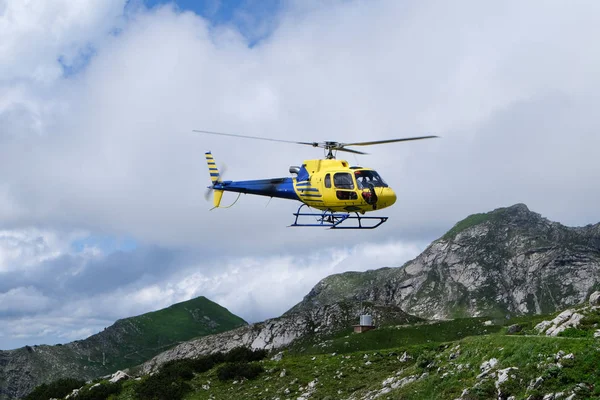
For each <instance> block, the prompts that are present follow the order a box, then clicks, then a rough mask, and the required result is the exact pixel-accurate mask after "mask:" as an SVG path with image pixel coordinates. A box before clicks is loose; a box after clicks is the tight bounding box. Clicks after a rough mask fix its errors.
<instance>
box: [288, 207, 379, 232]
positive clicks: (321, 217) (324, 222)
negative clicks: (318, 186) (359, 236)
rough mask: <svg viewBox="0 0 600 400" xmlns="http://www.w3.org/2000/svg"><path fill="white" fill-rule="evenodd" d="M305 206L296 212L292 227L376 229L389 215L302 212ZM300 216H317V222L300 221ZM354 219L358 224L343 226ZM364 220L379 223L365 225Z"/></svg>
mask: <svg viewBox="0 0 600 400" xmlns="http://www.w3.org/2000/svg"><path fill="white" fill-rule="evenodd" d="M304 206H306V204H303V205H301V206H300V207H299V208H298V211H296V212H295V213H294V216H295V217H296V219H295V220H294V223H293V224H292V225H290V227H294V226H316V227H329V229H375V228H377V227H378V226H379V225H381V224H383V223H384V222H386V221H387V220H388V217H362V216H360V215H359V214H358V213H357V212H355V213H354V214H356V216H353V215H350V214H349V213H339V212H333V211H323V212H318V213H302V212H300V210H301V209H302V207H304ZM299 217H315V218H316V223H312V224H310V223H306V224H302V223H298V218H299ZM352 221H356V222H357V224H354V225H350V226H341V225H342V224H343V223H344V222H346V225H348V224H349V223H351V222H352ZM363 221H377V223H376V224H375V225H368V226H364V225H363Z"/></svg>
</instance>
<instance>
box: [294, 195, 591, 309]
mask: <svg viewBox="0 0 600 400" xmlns="http://www.w3.org/2000/svg"><path fill="white" fill-rule="evenodd" d="M599 284H600V224H596V225H588V226H586V227H582V228H569V227H565V226H563V225H561V224H559V223H556V222H551V221H548V220H547V219H545V218H542V217H541V216H540V215H539V214H536V213H533V212H531V211H529V209H528V208H527V207H526V206H525V205H523V204H517V205H514V206H512V207H508V208H501V209H497V210H494V211H492V212H489V213H486V214H475V215H472V216H470V217H468V218H466V219H465V220H463V221H460V222H459V223H458V224H456V225H455V226H454V228H452V229H451V230H450V231H449V232H448V233H447V234H446V235H444V236H443V237H442V238H440V239H438V240H436V241H434V242H433V243H432V244H431V245H430V246H429V247H428V248H427V249H426V250H425V251H424V252H423V253H422V254H421V255H419V256H418V257H417V258H416V259H414V260H412V261H410V262H408V263H406V264H405V265H404V266H402V267H399V268H383V269H379V270H372V271H367V272H349V273H344V274H338V275H332V276H329V277H327V278H325V279H323V280H322V281H321V282H319V283H318V284H317V285H316V286H315V287H314V288H313V289H312V290H311V292H310V293H309V294H308V295H307V296H306V297H305V298H304V300H303V301H302V302H301V303H299V304H298V305H296V306H294V307H293V308H292V309H291V310H290V311H289V312H296V311H298V310H303V309H310V308H311V307H315V306H321V305H324V304H328V303H330V302H333V301H339V300H340V299H353V300H356V301H360V300H368V301H372V302H375V303H379V304H387V305H396V306H399V307H400V308H402V309H403V310H405V311H407V312H408V313H410V314H413V315H418V316H421V317H425V318H439V319H444V318H453V317H463V316H483V315H490V316H496V317H504V316H506V315H522V314H540V313H550V312H554V311H557V310H559V309H563V308H566V307H569V306H572V305H575V304H579V303H582V302H584V301H585V300H586V298H587V296H588V294H589V293H590V292H591V291H592V290H593V289H594V288H596V287H598V286H599Z"/></svg>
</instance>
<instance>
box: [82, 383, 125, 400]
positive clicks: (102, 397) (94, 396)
mask: <svg viewBox="0 0 600 400" xmlns="http://www.w3.org/2000/svg"><path fill="white" fill-rule="evenodd" d="M122 388H123V385H122V382H116V383H110V382H108V383H105V384H101V385H100V386H96V387H94V388H89V389H86V390H82V391H79V393H77V397H75V399H76V400H106V399H108V397H109V396H110V395H112V394H114V395H118V394H119V393H121V389H122Z"/></svg>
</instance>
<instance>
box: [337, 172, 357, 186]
mask: <svg viewBox="0 0 600 400" xmlns="http://www.w3.org/2000/svg"><path fill="white" fill-rule="evenodd" d="M333 184H334V185H335V187H336V188H338V189H354V181H353V180H352V175H350V174H349V173H347V172H338V173H336V174H335V175H333Z"/></svg>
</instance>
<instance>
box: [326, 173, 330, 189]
mask: <svg viewBox="0 0 600 400" xmlns="http://www.w3.org/2000/svg"><path fill="white" fill-rule="evenodd" d="M325 187H326V188H330V187H331V175H330V174H327V175H325Z"/></svg>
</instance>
